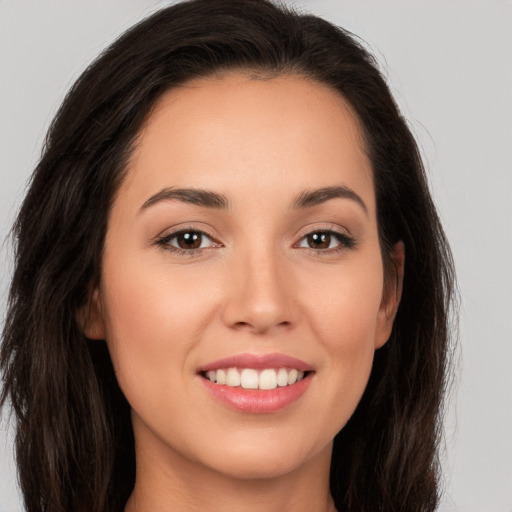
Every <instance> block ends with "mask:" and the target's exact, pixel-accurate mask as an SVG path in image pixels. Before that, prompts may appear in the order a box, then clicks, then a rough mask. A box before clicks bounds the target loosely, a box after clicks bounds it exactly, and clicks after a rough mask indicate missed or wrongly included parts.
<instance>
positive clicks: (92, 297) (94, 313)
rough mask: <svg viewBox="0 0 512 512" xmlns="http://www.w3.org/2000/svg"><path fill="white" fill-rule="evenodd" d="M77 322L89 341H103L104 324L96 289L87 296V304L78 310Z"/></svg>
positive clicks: (98, 294)
mask: <svg viewBox="0 0 512 512" xmlns="http://www.w3.org/2000/svg"><path fill="white" fill-rule="evenodd" d="M77 321H78V325H79V326H80V329H81V330H82V332H83V333H84V334H85V336H86V337H87V338H89V339H91V340H104V339H105V322H104V320H103V312H102V308H101V299H100V293H99V290H98V288H95V289H94V290H93V291H92V293H90V294H89V299H88V300H87V302H86V303H85V304H84V305H83V306H82V307H81V308H80V309H79V310H78V312H77Z"/></svg>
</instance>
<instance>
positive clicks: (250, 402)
mask: <svg viewBox="0 0 512 512" xmlns="http://www.w3.org/2000/svg"><path fill="white" fill-rule="evenodd" d="M312 376H313V374H312V373H310V374H308V375H306V377H304V378H303V379H302V380H301V381H299V382H296V383H295V384H291V385H289V386H283V387H277V388H275V389H269V390H260V389H244V388H240V387H232V386H225V385H221V384H215V383H214V382H211V381H210V380H208V379H205V378H203V377H200V379H201V381H202V382H203V384H204V386H205V388H206V389H207V390H208V392H209V393H210V394H211V395H212V396H213V397H214V398H215V399H216V400H218V401H220V402H222V403H223V404H225V405H227V406H228V407H231V408H232V409H236V410H238V411H242V412H247V413H257V414H263V413H271V412H276V411H279V410H281V409H284V408H285V407H287V406H288V405H290V404H292V403H293V402H296V401H297V400H298V399H299V398H300V397H301V396H302V395H303V394H304V393H305V392H306V390H307V389H308V386H309V384H310V382H311V378H312Z"/></svg>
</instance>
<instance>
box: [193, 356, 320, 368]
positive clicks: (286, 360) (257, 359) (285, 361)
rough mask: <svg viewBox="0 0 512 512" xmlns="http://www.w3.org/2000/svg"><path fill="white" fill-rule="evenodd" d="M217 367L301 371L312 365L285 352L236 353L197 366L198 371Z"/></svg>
mask: <svg viewBox="0 0 512 512" xmlns="http://www.w3.org/2000/svg"><path fill="white" fill-rule="evenodd" d="M219 368H254V369H255V370H261V369H263V368H296V369H297V370H302V371H303V372H309V371H312V370H313V367H312V366H311V365H309V364H307V363H305V362H304V361H301V360H300V359H297V358H295V357H291V356H287V355H285V354H238V355H235V356H232V357H226V358H225V359H218V360H217V361H213V362H211V363H208V364H206V365H204V366H201V368H199V370H198V371H199V372H207V371H210V370H218V369H219Z"/></svg>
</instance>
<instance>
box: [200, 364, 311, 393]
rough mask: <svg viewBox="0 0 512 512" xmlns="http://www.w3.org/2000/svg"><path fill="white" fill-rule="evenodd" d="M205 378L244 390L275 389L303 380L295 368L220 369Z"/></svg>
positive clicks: (210, 371) (207, 373)
mask: <svg viewBox="0 0 512 512" xmlns="http://www.w3.org/2000/svg"><path fill="white" fill-rule="evenodd" d="M206 378H207V379H209V380H210V381H211V382H216V383H217V384H221V385H226V386H230V387H238V386H241V387H242V388H244V389H265V390H269V389H275V388H277V387H278V386H279V387H284V386H291V385H292V384H295V383H296V382H299V381H301V380H302V379H303V378H304V372H303V371H301V370H297V369H295V368H279V369H274V368H265V369H263V370H255V369H254V368H243V369H240V370H238V369H237V368H221V369H219V370H209V371H207V372H206Z"/></svg>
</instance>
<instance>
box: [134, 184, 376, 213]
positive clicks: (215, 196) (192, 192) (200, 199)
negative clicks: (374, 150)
mask: <svg viewBox="0 0 512 512" xmlns="http://www.w3.org/2000/svg"><path fill="white" fill-rule="evenodd" d="M331 199H351V200H353V201H355V202H356V203H357V204H359V205H360V206H361V208H362V209H363V210H364V211H365V213H366V214H367V215H368V208H367V206H366V204H365V202H364V201H363V200H362V199H361V197H360V196H359V195H358V194H356V192H354V191H353V190H352V189H351V188H349V187H346V186H344V185H338V186H331V187H323V188H318V189H314V190H305V191H304V192H302V193H301V194H299V195H298V196H297V198H296V199H295V200H294V201H293V202H292V208H295V209H300V208H311V207H313V206H317V205H319V204H322V203H325V202H326V201H330V200H331ZM172 200H177V201H181V202H184V203H188V204H193V205H196V206H203V207H206V208H216V209H226V208H228V205H229V202H228V199H227V197H226V196H225V195H224V194H219V193H217V192H212V191H210V190H204V189H197V188H172V187H168V188H164V189H162V190H160V192H157V193H156V194H153V195H152V196H151V197H150V198H149V199H148V200H147V201H146V202H145V203H144V204H143V205H142V206H141V208H140V211H142V210H145V209H147V208H149V207H151V206H153V205H155V204H157V203H160V202H162V201H172Z"/></svg>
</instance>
